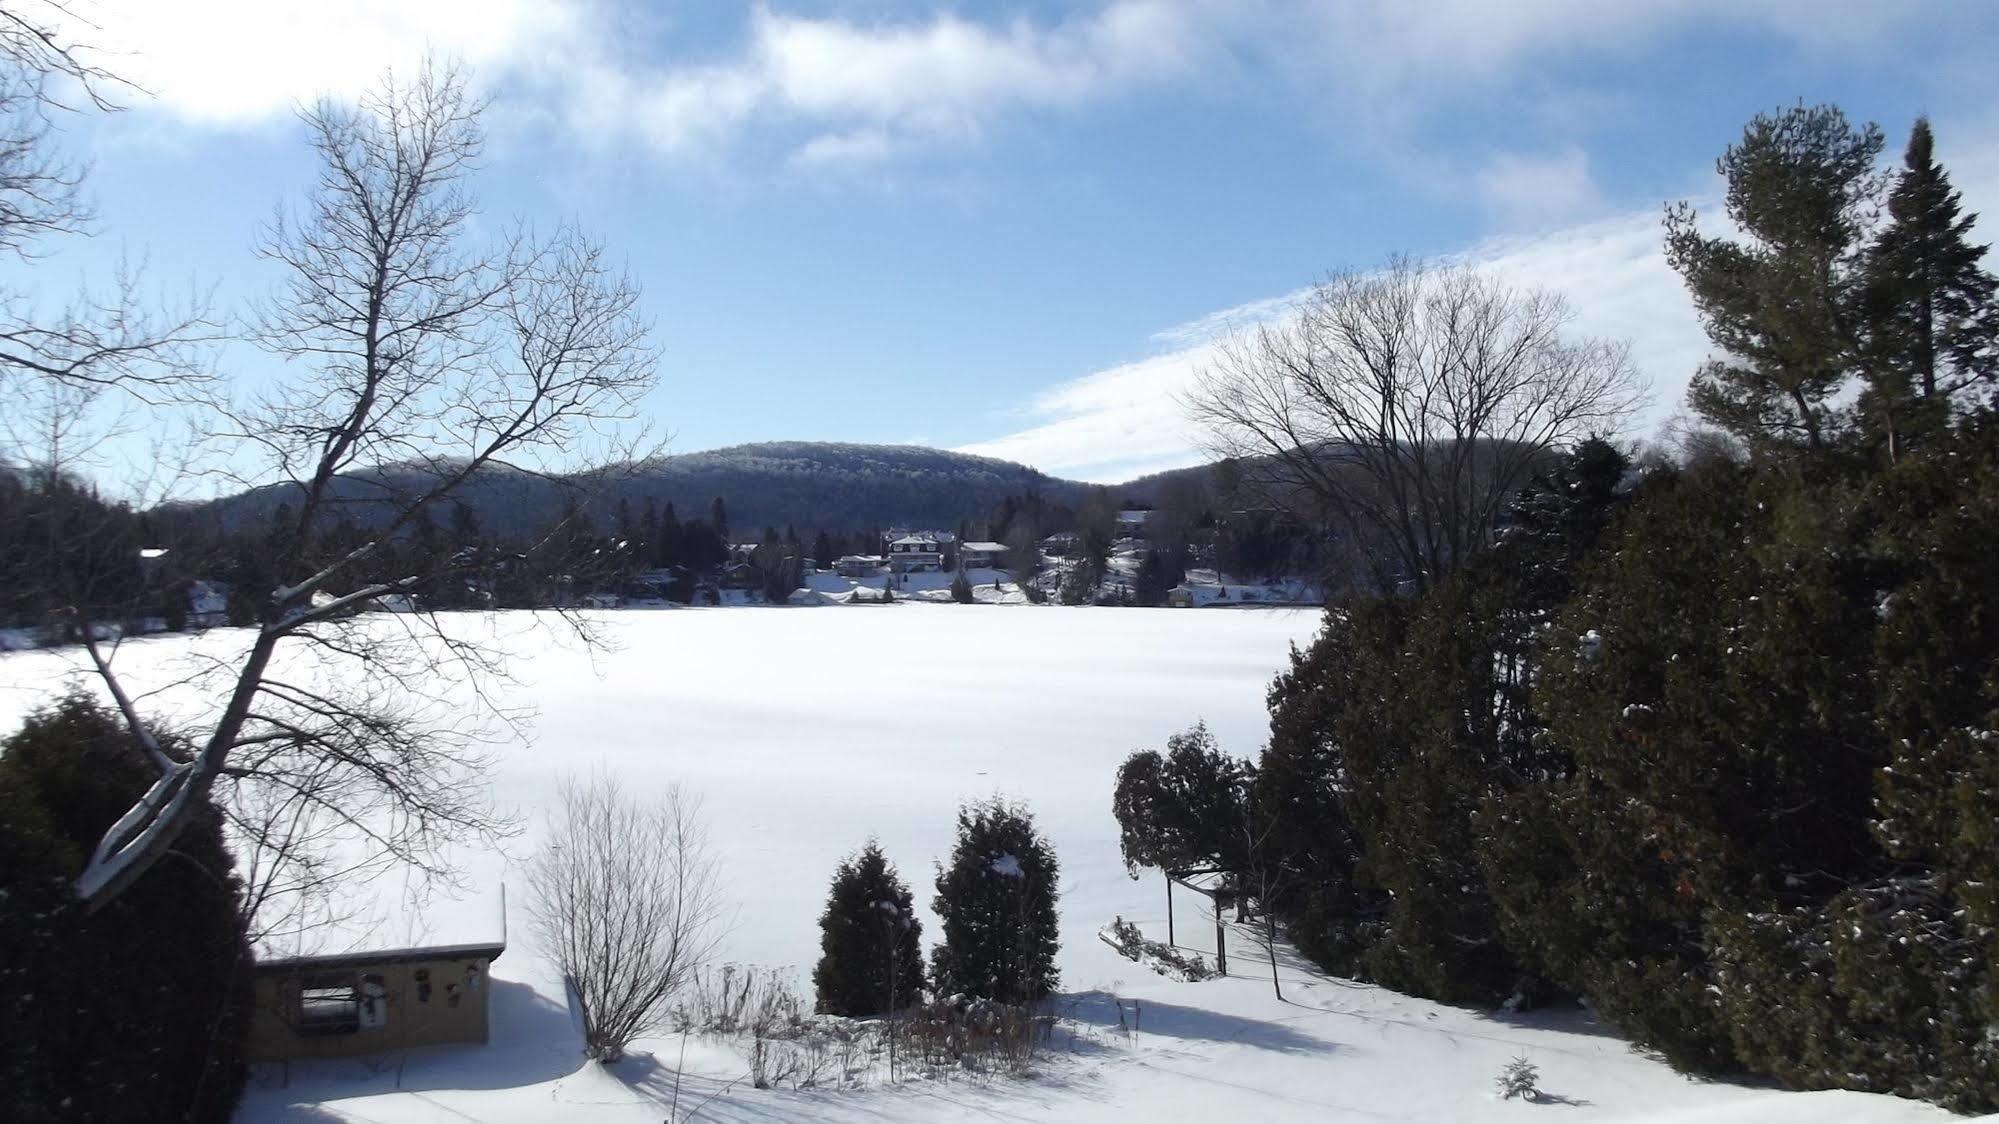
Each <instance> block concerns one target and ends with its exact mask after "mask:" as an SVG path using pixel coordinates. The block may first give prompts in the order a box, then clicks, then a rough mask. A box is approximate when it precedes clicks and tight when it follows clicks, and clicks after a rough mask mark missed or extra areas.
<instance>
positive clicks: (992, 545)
mask: <svg viewBox="0 0 1999 1124" xmlns="http://www.w3.org/2000/svg"><path fill="white" fill-rule="evenodd" d="M1005 557H1006V546H1005V545H1004V544H1002V543H996V542H971V541H967V542H966V543H965V544H964V545H962V546H960V547H959V548H958V568H959V569H965V568H968V567H969V568H972V569H991V568H993V567H996V566H998V565H999V564H1000V561H1001V559H1003V558H1005Z"/></svg>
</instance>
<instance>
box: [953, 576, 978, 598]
mask: <svg viewBox="0 0 1999 1124" xmlns="http://www.w3.org/2000/svg"><path fill="white" fill-rule="evenodd" d="M951 600H953V601H956V602H957V603H958V604H960V605H970V604H972V603H973V602H975V601H977V600H978V598H977V597H976V596H975V595H974V594H973V593H972V583H971V581H970V580H968V579H967V578H966V577H965V572H964V571H963V570H959V571H958V572H957V574H956V575H954V576H953V577H952V578H951Z"/></svg>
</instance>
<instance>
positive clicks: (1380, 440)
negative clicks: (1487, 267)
mask: <svg viewBox="0 0 1999 1124" xmlns="http://www.w3.org/2000/svg"><path fill="white" fill-rule="evenodd" d="M1569 320H1570V314H1569V310H1568V307H1567V305H1566V304H1565V303H1564V302H1563V301H1562V299H1561V298H1560V297H1558V296H1555V295H1553V294H1551V293H1547V292H1542V291H1520V290H1516V289H1512V288H1509V287H1507V286H1506V285H1504V284H1502V283H1501V282H1499V281H1498V280H1495V279H1494V278H1492V277H1491V276H1489V275H1487V274H1485V273H1483V272H1480V271H1479V270H1477V269H1474V268H1472V267H1469V266H1458V265H1454V266H1430V265H1426V264H1423V263H1420V262H1416V261H1413V260H1410V259H1406V258H1397V259H1394V260H1392V261H1390V262H1389V264H1388V265H1387V267H1386V268H1383V269H1381V270H1377V271H1374V272H1367V273H1362V272H1347V273H1340V274H1336V275H1334V276H1333V277H1331V278H1329V279H1328V280H1326V281H1324V282H1322V283H1321V284H1319V285H1317V286H1315V287H1314V288H1313V289H1312V290H1311V291H1310V292H1309V293H1308V294H1306V295H1305V296H1304V297H1303V298H1302V299H1300V300H1299V301H1298V302H1297V303H1296V305H1295V306H1293V307H1292V308H1290V309H1288V310H1287V311H1286V313H1285V314H1284V315H1282V316H1280V317H1279V318H1277V319H1276V320H1274V321H1271V322H1268V323H1264V324H1261V325H1258V326H1255V327H1251V328H1248V329H1244V330H1241V331H1238V332H1236V333H1234V334H1233V335H1231V336H1229V337H1227V338H1226V339H1225V340H1224V341H1223V342H1222V344H1221V346H1220V348H1219V355H1218V357H1217V359H1216V360H1215V362H1214V363H1213V364H1212V365H1211V366H1210V367H1209V368H1208V369H1207V370H1205V371H1204V372H1202V374H1201V376H1200V377H1199V379H1198V380H1197V383H1196V386H1195V389H1194V391H1193V392H1192V393H1191V394H1190V395H1189V397H1188V400H1187V402H1186V405H1187V408H1188V411H1189V413H1190V415H1191V416H1192V417H1193V418H1194V420H1195V421H1196V422H1197V423H1199V424H1201V425H1202V426H1203V427H1204V428H1205V429H1206V431H1207V433H1208V435H1209V443H1210V447H1211V450H1212V451H1213V452H1214V453H1215V454H1216V455H1218V456H1219V457H1222V458H1233V463H1234V465H1235V466H1236V468H1237V469H1238V470H1239V473H1240V477H1239V479H1240V482H1241V485H1242V486H1244V487H1246V488H1248V489H1249V490H1250V491H1251V493H1252V497H1253V498H1254V500H1255V501H1256V502H1260V503H1262V504H1264V505H1266V506H1271V507H1275V508H1277V509H1279V510H1285V511H1290V512H1293V513H1295V514H1298V515H1300V516H1302V517H1305V518H1306V519H1308V520H1309V521H1310V522H1312V523H1314V524H1317V525H1331V526H1334V527H1337V528H1338V529H1339V531H1340V532H1341V533H1342V535H1343V536H1344V537H1345V538H1346V540H1347V542H1348V543H1349V544H1350V545H1352V546H1354V547H1356V548H1358V549H1360V550H1362V551H1363V552H1364V565H1365V566H1366V568H1367V569H1368V570H1369V571H1370V573H1371V576H1372V578H1373V579H1374V581H1375V582H1376V584H1377V585H1379V586H1381V587H1382V588H1384V589H1392V588H1394V587H1395V586H1396V585H1397V584H1399V583H1400V582H1403V581H1412V582H1414V583H1416V584H1417V585H1418V586H1419V587H1421V586H1424V585H1427V584H1428V583H1430V582H1433V581H1435V580H1437V579H1438V578H1440V577H1441V576H1442V575H1443V574H1444V573H1445V572H1447V571H1448V570H1449V569H1450V568H1451V566H1452V565H1453V564H1454V563H1455V562H1456V561H1457V560H1458V559H1461V558H1463V557H1464V556H1465V555H1466V554H1467V553H1469V552H1471V551H1473V550H1475V549H1477V548H1478V547H1480V546H1481V545H1483V544H1484V543H1485V541H1486V540H1487V538H1488V537H1489V536H1490V535H1491V533H1492V529H1493V525H1494V521H1495V520H1496V519H1497V518H1498V516H1499V514H1500V512H1501V511H1502V509H1503V508H1504V506H1505V504H1506V502H1507V500H1508V499H1509V498H1510V497H1511V496H1512V495H1513V494H1514V493H1515V491H1517V490H1518V488H1519V487H1520V486H1521V485H1522V484H1524V483H1525V482H1526V480H1527V478H1528V476H1529V474H1530V473H1531V472H1532V471H1533V468H1534V466H1535V465H1536V463H1537V462H1538V461H1539V460H1540V459H1541V458H1542V457H1543V456H1544V455H1545V454H1546V453H1547V452H1548V451H1549V450H1550V449H1551V448H1553V447H1556V446H1559V445H1563V444H1567V443H1570V442H1573V441H1576V440H1580V439H1581V438H1583V437H1586V436H1589V435H1591V434H1592V433H1599V432H1608V431H1610V430H1613V429H1614V428H1615V427H1616V426H1617V425H1618V424H1619V422H1620V421H1621V420H1622V419H1623V418H1624V417H1625V416H1626V415H1627V414H1628V413H1629V412H1630V411H1631V409H1632V408H1633V407H1634V406H1635V405H1636V404H1637V403H1638V401H1639V397H1640V394H1639V390H1638V386H1637V380H1636V378H1635V376H1634V374H1633V371H1632V367H1631V364H1630V360H1629V356H1628V349H1627V348H1626V346H1625V345H1623V344H1621V343H1615V342H1610V341H1605V340H1597V339H1573V338H1569V337H1568V336H1566V335H1565V334H1564V328H1565V327H1566V326H1567V324H1568V322H1569Z"/></svg>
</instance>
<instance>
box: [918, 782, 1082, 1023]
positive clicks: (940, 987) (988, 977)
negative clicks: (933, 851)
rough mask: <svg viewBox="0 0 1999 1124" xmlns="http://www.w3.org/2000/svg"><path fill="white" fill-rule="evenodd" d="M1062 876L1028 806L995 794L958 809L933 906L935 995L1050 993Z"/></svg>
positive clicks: (1014, 997) (1021, 997) (1011, 999)
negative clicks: (937, 923) (954, 837)
mask: <svg viewBox="0 0 1999 1124" xmlns="http://www.w3.org/2000/svg"><path fill="white" fill-rule="evenodd" d="M1059 874H1060V870H1059V868H1058V867H1057V865H1056V862H1055V850H1054V848H1053V847H1051V846H1050V845H1049V844H1048V841H1047V840H1045V839H1043V838H1042V837H1041V835H1040V834H1039V833H1038V832H1036V831H1035V829H1034V818H1033V817H1032V816H1031V815H1029V814H1028V812H1027V811H1026V809H1024V808H1020V807H1018V806H1016V805H1012V804H1008V803H1006V802H1005V801H1002V800H999V799H994V800H990V801H985V802H982V803H975V804H968V805H966V806H965V807H963V808H960V809H959V810H958V841H957V844H956V846H954V847H953V848H952V850H951V863H950V865H949V866H945V867H939V869H938V871H937V898H936V901H935V902H934V903H933V908H934V909H935V910H936V912H937V916H938V917H939V918H940V919H941V920H942V922H943V936H944V942H943V943H942V944H940V945H938V946H937V949H936V951H935V953H934V955H933V958H932V963H931V977H932V980H933V981H934V983H935V985H936V988H937V991H938V993H939V994H943V995H950V994H965V995H971V996H977V997H980V998H984V999H997V1000H1000V1001H1001V1002H1005V1003H1027V1002H1031V1001H1033V1000H1036V999H1040V998H1041V997H1043V996H1045V995H1047V994H1048V993H1049V992H1051V991H1053V990H1054V989H1055V986H1056V984H1057V983H1058V976H1057V974H1056V970H1055V952H1056V949H1057V948H1058V946H1059V941H1058V937H1057V930H1056V917H1055V899H1056V879H1057V876H1058V875H1059Z"/></svg>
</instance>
